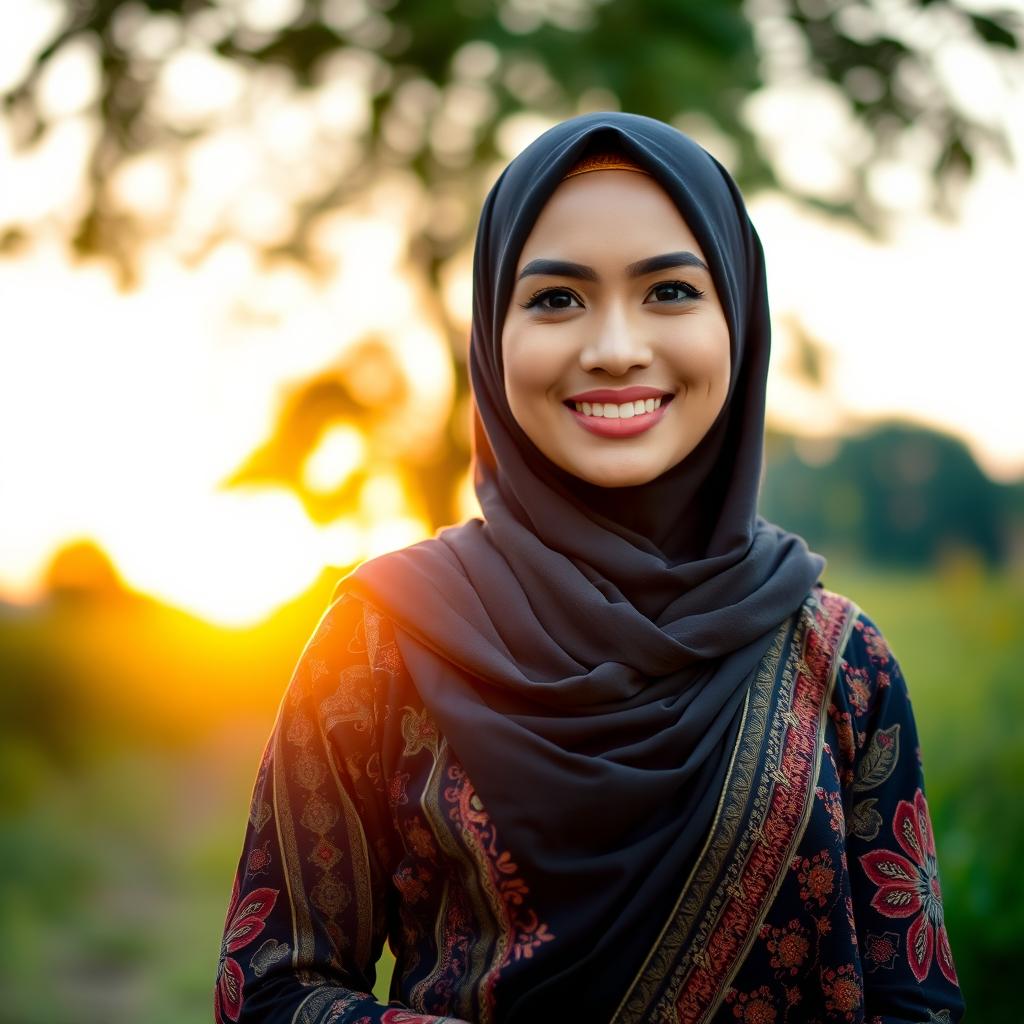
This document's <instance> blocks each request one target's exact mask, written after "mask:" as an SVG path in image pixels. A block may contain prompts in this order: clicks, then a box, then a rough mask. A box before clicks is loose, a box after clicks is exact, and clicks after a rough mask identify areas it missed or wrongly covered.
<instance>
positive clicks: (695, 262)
mask: <svg viewBox="0 0 1024 1024" xmlns="http://www.w3.org/2000/svg"><path fill="white" fill-rule="evenodd" d="M672 267H697V268H698V269H699V270H703V271H705V272H706V273H710V271H709V270H708V265H707V264H706V263H705V262H704V261H703V260H702V259H701V258H700V257H699V256H698V255H697V254H696V253H692V252H666V253H663V254H662V255H661V256H651V257H649V258H648V259H646V260H637V262H636V263H630V265H629V266H628V267H626V273H627V274H628V275H629V276H630V277H643V276H644V275H646V274H653V273H655V272H656V271H658V270H670V269H671V268H672Z"/></svg>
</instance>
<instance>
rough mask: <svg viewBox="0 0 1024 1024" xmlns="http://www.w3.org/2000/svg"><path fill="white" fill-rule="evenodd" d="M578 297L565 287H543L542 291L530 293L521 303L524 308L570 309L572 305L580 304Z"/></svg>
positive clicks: (550, 310)
mask: <svg viewBox="0 0 1024 1024" xmlns="http://www.w3.org/2000/svg"><path fill="white" fill-rule="evenodd" d="M582 305H583V303H582V302H580V300H579V298H578V297H577V296H576V295H574V294H573V293H572V292H571V291H569V290H568V289H567V288H545V289H544V290H543V291H539V292H537V294H536V295H531V296H530V298H528V299H527V300H526V302H524V303H523V308H524V309H543V310H547V311H549V312H552V311H554V310H562V309H571V308H572V307H573V306H582Z"/></svg>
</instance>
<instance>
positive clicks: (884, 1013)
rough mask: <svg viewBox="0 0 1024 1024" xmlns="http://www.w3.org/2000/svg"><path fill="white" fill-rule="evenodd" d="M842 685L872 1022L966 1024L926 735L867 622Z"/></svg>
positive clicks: (853, 644) (848, 795) (847, 657)
mask: <svg viewBox="0 0 1024 1024" xmlns="http://www.w3.org/2000/svg"><path fill="white" fill-rule="evenodd" d="M839 682H840V691H841V692H840V693H839V694H837V696H838V697H840V699H841V700H842V701H844V702H845V703H846V705H847V709H846V711H844V712H841V714H840V717H841V718H842V719H845V725H846V729H847V735H848V736H849V739H850V743H849V753H850V755H851V756H850V759H849V762H848V764H849V771H848V773H846V778H845V779H844V789H845V804H846V808H847V811H846V813H847V856H848V858H849V872H850V880H851V887H852V893H853V903H854V918H855V921H856V928H857V938H858V942H859V945H860V951H861V961H862V965H863V969H864V985H865V1009H866V1017H867V1020H868V1022H869V1024H919V1022H935V1021H937V1022H940V1024H956V1022H957V1021H959V1020H960V1018H961V1017H962V1015H963V1010H964V1003H963V999H962V996H961V993H960V988H959V984H958V982H957V975H956V968H955V966H954V964H953V955H952V952H951V950H950V945H949V938H948V936H947V934H946V927H945V924H944V922H943V910H942V892H941V889H940V886H939V871H938V864H937V860H936V851H935V839H934V836H933V834H932V826H931V820H930V817H929V814H928V803H927V801H926V799H925V794H924V776H923V771H922V764H921V751H920V747H919V746H918V737H917V727H916V725H915V723H914V716H913V713H912V710H911V706H910V699H909V696H908V694H907V686H906V682H905V681H904V678H903V673H902V672H901V671H900V667H899V664H898V663H897V661H896V659H895V658H894V657H893V654H892V652H891V651H890V649H889V646H888V644H887V643H886V641H885V639H884V638H883V637H882V635H881V634H880V633H879V631H878V629H877V627H876V626H875V625H874V623H872V622H871V620H870V619H868V618H867V617H866V616H864V615H860V616H859V617H858V619H857V621H856V623H855V628H854V631H853V634H852V636H851V638H850V642H849V644H848V645H847V648H846V651H845V652H844V659H843V662H842V665H841V667H840V677H839ZM837 724H840V725H841V724H842V723H837ZM840 731H841V732H842V731H843V730H842V728H841V730H840Z"/></svg>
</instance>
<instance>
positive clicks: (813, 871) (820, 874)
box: [794, 850, 836, 907]
mask: <svg viewBox="0 0 1024 1024" xmlns="http://www.w3.org/2000/svg"><path fill="white" fill-rule="evenodd" d="M794 867H795V868H796V871H797V875H796V877H797V881H799V883H800V899H802V900H804V901H805V902H806V903H815V902H816V903H817V904H818V906H819V907H823V906H825V904H826V903H827V902H828V901H829V898H830V897H831V896H832V893H833V890H834V889H835V884H836V869H835V868H834V867H833V866H832V855H831V854H830V853H829V852H828V850H822V851H821V852H820V853H816V854H815V855H814V856H813V857H803V858H797V860H796V861H795V863H794Z"/></svg>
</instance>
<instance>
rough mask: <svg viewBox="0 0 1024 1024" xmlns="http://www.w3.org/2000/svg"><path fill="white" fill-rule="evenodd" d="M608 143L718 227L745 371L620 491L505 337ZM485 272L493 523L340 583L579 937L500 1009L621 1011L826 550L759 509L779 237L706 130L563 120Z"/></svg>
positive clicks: (521, 1015)
mask: <svg viewBox="0 0 1024 1024" xmlns="http://www.w3.org/2000/svg"><path fill="white" fill-rule="evenodd" d="M607 152H615V153H620V154H621V155H623V156H624V157H626V158H627V160H629V161H633V162H635V163H637V164H639V165H641V167H643V168H645V169H646V170H647V171H648V172H649V173H650V174H651V175H652V176H653V177H654V178H655V179H656V181H658V182H659V183H660V184H661V186H662V187H663V188H664V189H665V191H666V193H667V194H668V195H669V196H670V197H671V199H672V200H673V201H674V202H675V204H676V205H677V207H678V208H679V210H680V212H681V213H682V215H683V217H684V219H685V220H686V222H687V224H688V225H689V226H690V228H691V230H692V231H693V233H694V235H695V236H696V238H697V241H698V242H699V243H700V246H701V249H702V250H703V252H704V255H705V258H706V259H707V262H708V264H709V267H710V270H711V273H712V277H713V279H714V282H715V287H716V289H717V291H718V295H719V297H720V299H721V302H722V306H723V309H724V311H725V316H726V319H727V321H728V324H729V330H730V336H731V357H732V362H731V366H732V368H733V372H732V375H731V379H730V384H729V391H728V396H727V398H726V402H725V405H724V407H723V409H722V412H721V414H720V415H719V416H718V419H717V420H716V421H715V423H714V424H713V425H712V427H711V428H710V430H709V432H708V434H707V435H706V436H705V437H704V439H703V440H702V441H701V442H700V444H698V446H697V447H696V448H695V449H694V451H693V452H692V453H691V454H690V455H688V456H687V457H686V458H685V459H684V460H683V461H682V462H681V463H679V464H678V465H677V466H675V467H674V468H672V469H670V470H668V471H667V472H666V473H664V474H663V475H662V476H660V477H659V478H657V479H656V480H653V481H651V482H650V483H647V484H643V485H639V486H635V487H623V488H602V487H598V486H595V485H592V484H589V483H586V482H584V481H582V480H580V479H578V478H576V477H573V476H572V475H570V474H568V473H567V472H565V471H563V470H562V469H560V468H559V467H557V466H555V465H554V464H553V463H552V462H550V461H549V460H548V459H547V458H546V457H545V456H543V455H542V454H541V453H540V452H539V451H538V449H537V448H536V447H535V446H534V445H533V444H532V442H531V441H530V440H529V438H528V437H527V436H526V435H525V434H524V433H523V431H522V430H521V429H520V427H519V426H518V424H517V423H516V421H515V419H514V418H513V416H512V414H511V412H510V410H509V405H508V401H507V399H506V396H505V392H504V386H503V372H502V353H501V335H502V325H503V322H504V319H505V312H506V309H507V308H508V305H509V302H510V299H511V295H512V290H513V286H514V283H515V279H516V271H517V261H518V258H519V254H520V252H521V250H522V247H523V244H524V241H525V240H526V238H527V236H528V235H529V233H530V230H531V228H532V226H533V224H534V223H535V221H536V220H537V217H538V215H539V213H540V211H541V209H542V208H543V206H544V204H545V202H546V201H547V200H548V198H549V196H550V195H551V194H552V192H553V191H554V189H555V188H556V187H557V185H558V183H559V182H560V181H562V180H563V178H564V177H565V176H566V174H567V172H569V171H570V170H571V169H572V168H574V167H576V166H577V164H578V162H579V161H580V160H581V158H583V157H585V156H587V155H588V154H592V153H607ZM473 287H474V294H473V327H472V339H471V345H470V356H469V366H470V375H471V381H472V387H473V395H474V398H475V402H476V410H477V423H476V426H477V431H476V453H475V486H476V493H477V496H478V498H479V500H480V505H481V507H482V509H483V513H484V519H483V520H480V519H474V520H471V521H469V522H467V523H465V524H464V525H461V526H458V527H453V528H449V529H446V530H443V531H441V532H440V533H439V535H438V536H437V537H436V538H435V539H432V540H428V541H425V542H423V543H421V544H416V545H414V546H412V547H409V548H406V549H404V550H402V551H398V552H395V553H393V554H389V555H386V556H383V557H381V558H377V559H374V560H372V561H370V562H367V563H365V564H364V565H363V566H361V567H360V568H358V569H357V570H356V571H355V572H354V573H353V574H352V575H350V576H349V577H347V578H346V579H345V580H343V581H342V582H341V583H340V584H339V586H338V591H337V592H338V593H340V592H341V591H350V592H353V593H356V594H358V595H360V596H362V597H363V598H364V599H366V600H368V601H370V602H371V603H372V604H373V605H374V606H375V607H377V608H378V609H380V610H381V611H383V612H384V613H385V614H386V615H387V616H389V617H390V618H391V620H392V621H393V623H394V624H395V627H396V637H397V639H398V643H399V648H400V650H401V653H402V655H403V658H404V660H405V663H406V665H407V667H408V669H409V671H410V673H411V675H412V678H413V680H414V682H415V684H416V686H417V689H418V691H419V693H420V695H421V697H422V699H423V701H424V704H425V706H426V707H427V708H428V709H429V711H430V712H431V714H432V715H433V717H434V718H435V720H436V721H437V723H438V725H439V727H440V729H441V731H442V733H443V734H444V735H445V737H446V738H447V740H448V742H449V743H450V744H451V747H452V748H453V749H454V751H455V753H456V754H457V756H458V757H459V759H460V760H461V761H462V763H463V765H464V766H465V768H466V770H467V772H468V774H469V777H470V778H471V779H472V781H473V783H474V786H475V787H476V790H477V792H478V794H479V796H480V797H481V799H482V801H483V803H484V805H485V807H486V808H487V810H488V812H489V814H490V816H491V818H492V820H493V821H494V823H495V826H496V830H497V835H498V837H499V841H500V843H501V845H502V847H503V848H506V849H508V850H509V851H510V855H511V857H512V859H513V860H514V861H515V862H516V864H518V866H519V868H520V870H521V871H522V872H523V873H524V876H525V877H526V878H527V879H528V880H529V883H530V887H531V894H530V900H531V901H532V903H531V906H532V909H534V910H536V911H537V913H538V914H539V915H540V916H541V918H542V919H543V920H545V921H546V922H548V924H549V926H550V928H551V931H552V932H554V933H555V934H556V935H557V936H558V938H559V940H560V941H559V942H557V943H550V944H547V945H546V946H545V947H543V948H542V949H541V950H540V951H538V952H537V953H536V958H538V959H537V960H536V961H535V962H534V964H533V967H532V969H533V970H534V973H533V975H531V981H530V983H529V984H528V985H525V986H524V988H523V990H522V991H521V992H519V993H517V994H515V995H514V996H513V994H512V992H511V991H509V992H508V994H507V995H506V997H505V1001H504V1004H503V1005H504V1007H505V1012H504V1014H503V1015H502V1017H501V1019H502V1020H506V1021H509V1020H516V1021H539V1020H546V1019H550V1018H551V1012H552V1009H553V1008H554V1007H559V1006H565V1007H572V1008H573V1011H574V1013H576V1014H577V1015H579V1014H581V1011H583V1010H584V1009H585V1008H587V1007H590V1008H591V1009H593V1010H594V1012H595V1013H597V1014H598V1016H595V1017H594V1019H605V1017H606V1016H607V1015H608V1013H609V1012H610V1011H609V1010H608V1007H609V1005H611V1006H614V1005H615V1004H616V1003H617V1001H618V998H619V997H620V996H621V995H622V993H623V991H624V990H625V987H626V986H627V985H628V983H629V981H630V980H631V979H632V977H633V974H634V973H635V970H636V969H637V968H638V967H639V965H640V963H641V962H642V960H643V957H644V955H645V954H646V951H647V949H648V948H649V946H650V944H651V942H653V940H654V938H655V937H656V936H657V934H658V932H659V931H660V929H661V927H662V925H663V924H664V916H665V915H666V914H667V913H668V910H669V908H670V907H671V906H672V905H673V901H674V899H675V897H676V895H677V894H678V891H679V888H680V886H681V885H682V884H683V881H684V879H685V876H686V873H687V872H688V870H689V867H690V866H691V865H692V863H693V861H694V859H695V857H696V854H697V851H698V850H699V848H700V846H701V844H702V842H703V839H704V837H705V836H706V833H707V830H708V827H709V825H710V822H711V820H712V817H713V813H714V808H715V805H716V802H717V800H718V797H719V792H720V789H721V783H722V779H723V778H724V774H725V768H726V762H727V756H728V753H729V751H730V749H731V744H732V742H733V740H734V738H735V736H736V733H737V729H738V726H739V714H738V712H739V710H740V709H741V705H742V701H743V698H744V696H745V694H746V692H747V689H748V687H749V685H750V682H751V679H752V677H753V674H754V672H755V670H756V668H757V666H758V663H759V661H760V659H761V657H762V655H763V654H764V653H765V651H766V649H767V647H768V644H769V642H770V640H771V637H772V634H773V632H774V630H775V629H776V627H777V626H778V625H779V624H780V623H782V622H783V621H785V620H786V619H787V618H788V617H789V616H790V615H791V614H792V613H793V612H794V611H795V610H796V609H797V608H798V607H799V606H800V605H801V603H802V602H803V600H804V598H805V597H806V595H807V593H808V591H809V590H810V588H811V587H812V586H813V585H814V583H815V581H816V580H817V578H818V576H819V573H820V571H821V568H822V566H823V564H824V563H823V560H822V559H821V558H819V557H818V556H817V555H813V554H811V553H810V552H809V551H808V550H807V547H806V546H805V544H804V543H803V541H802V540H801V539H800V538H798V537H796V536H794V535H792V534H788V533H785V532H784V531H782V530H781V529H779V528H778V527H776V526H773V525H770V524H769V523H767V522H765V521H764V520H763V519H761V518H759V517H758V515H757V495H758V488H759V482H760V473H761V458H762V446H763V428H764V405H765V386H766V377H767V371H768V350H769V319H768V301H767V292H766V284H765V272H764V264H763V260H762V252H761V245H760V242H759V240H758V238H757V235H756V233H755V231H754V229H753V227H752V225H751V223H750V221H749V219H748V216H747V213H746V210H745V208H744V205H743V201H742V198H741V197H740V194H739V192H738V190H737V188H736V185H735V184H734V182H733V181H732V179H731V178H730V177H729V175H728V173H727V172H726V171H725V170H724V168H722V167H721V166H720V165H719V164H718V163H717V162H716V161H715V160H714V159H713V158H712V157H711V156H710V155H709V154H708V153H707V152H705V151H704V150H703V149H701V148H700V147H699V146H698V145H697V144H696V143H694V142H693V141H692V140H690V139H689V138H687V137H686V136H684V135H683V134H681V133H680V132H678V131H677V130H675V129H674V128H671V127H670V126H668V125H666V124H663V123H661V122H659V121H654V120H651V119H649V118H646V117H639V116H635V115H630V114H620V113H599V114H588V115H585V116H583V117H577V118H573V119H572V120H569V121H566V122H564V123H563V124H560V125H558V126H556V127H555V128H552V129H551V130H550V131H548V132H546V133H545V134H544V135H542V136H541V137H540V138H538V139H537V140H536V141H535V142H534V143H533V144H532V145H530V146H529V147H528V148H527V149H526V150H524V151H523V152H522V153H521V154H520V155H519V156H518V157H517V158H516V159H515V160H513V161H512V163H511V164H510V165H509V166H508V167H507V168H506V169H505V171H504V172H503V174H502V175H501V177H500V178H499V179H498V181H497V183H496V184H495V185H494V187H493V189H492V190H491V192H490V194H489V195H488V196H487V199H486V201H485V203H484V207H483V212H482V215H481V218H480V224H479V231H478V235H477V241H476V251H475V261H474V271H473ZM545 956H546V957H547V959H546V960H545V959H544V957H545ZM503 977H504V975H503ZM502 983H504V982H502ZM510 984H512V982H510ZM579 1019H585V1016H579Z"/></svg>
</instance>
